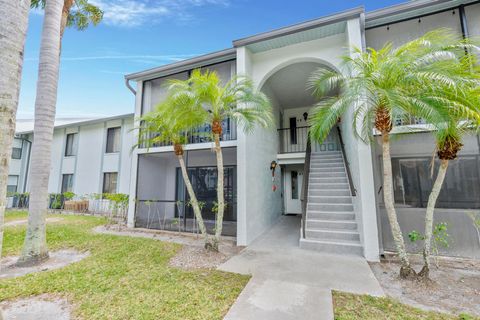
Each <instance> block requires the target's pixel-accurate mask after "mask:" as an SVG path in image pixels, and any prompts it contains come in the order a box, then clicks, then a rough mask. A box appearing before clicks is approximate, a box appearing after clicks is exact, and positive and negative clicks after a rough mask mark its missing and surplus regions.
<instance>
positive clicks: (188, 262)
mask: <svg viewBox="0 0 480 320" xmlns="http://www.w3.org/2000/svg"><path fill="white" fill-rule="evenodd" d="M94 231H95V232H98V233H104V234H113V235H119V236H129V237H141V238H149V239H154V240H160V241H166V242H174V243H179V244H182V245H183V247H182V249H181V250H180V251H179V252H178V253H177V254H176V255H175V256H174V257H173V258H172V259H171V260H170V265H171V266H173V267H177V268H182V269H215V268H217V267H218V266H219V265H220V264H222V263H223V262H225V261H227V260H228V259H229V258H230V257H232V256H234V255H236V254H238V253H239V252H240V251H241V250H242V249H243V247H238V246H236V244H235V239H234V238H230V237H225V238H223V239H222V241H221V243H220V246H219V252H212V251H209V250H205V249H204V241H203V238H202V237H201V236H200V235H197V234H189V233H180V232H174V231H165V230H151V229H139V228H135V229H131V228H126V227H121V226H101V227H97V228H95V229H94Z"/></svg>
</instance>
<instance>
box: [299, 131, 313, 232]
mask: <svg viewBox="0 0 480 320" xmlns="http://www.w3.org/2000/svg"><path fill="white" fill-rule="evenodd" d="M311 154H312V146H311V143H310V134H309V131H308V130H307V146H306V150H305V164H304V167H303V181H302V197H301V201H302V238H303V239H305V227H306V224H307V202H308V180H309V176H310V158H311Z"/></svg>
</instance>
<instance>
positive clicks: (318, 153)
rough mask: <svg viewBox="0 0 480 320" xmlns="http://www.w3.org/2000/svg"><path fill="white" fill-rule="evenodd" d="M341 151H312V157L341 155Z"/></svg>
mask: <svg viewBox="0 0 480 320" xmlns="http://www.w3.org/2000/svg"><path fill="white" fill-rule="evenodd" d="M341 155H342V152H341V151H324V152H312V157H329V156H341Z"/></svg>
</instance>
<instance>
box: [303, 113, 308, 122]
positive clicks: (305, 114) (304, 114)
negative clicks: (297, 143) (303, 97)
mask: <svg viewBox="0 0 480 320" xmlns="http://www.w3.org/2000/svg"><path fill="white" fill-rule="evenodd" d="M307 119H308V112H304V113H303V120H305V121H307Z"/></svg>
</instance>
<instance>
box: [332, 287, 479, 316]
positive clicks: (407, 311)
mask: <svg viewBox="0 0 480 320" xmlns="http://www.w3.org/2000/svg"><path fill="white" fill-rule="evenodd" d="M333 305H334V313H335V320H372V319H385V320H387V319H388V320H417V319H421V320H454V319H456V320H479V318H475V317H472V316H469V315H465V314H462V315H460V316H452V315H449V314H445V313H439V312H433V311H431V312H427V311H423V310H420V309H417V308H414V307H411V306H407V305H405V304H402V303H400V302H398V301H397V300H395V299H392V298H388V297H387V298H377V297H372V296H369V295H357V294H351V293H345V292H338V291H333Z"/></svg>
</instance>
